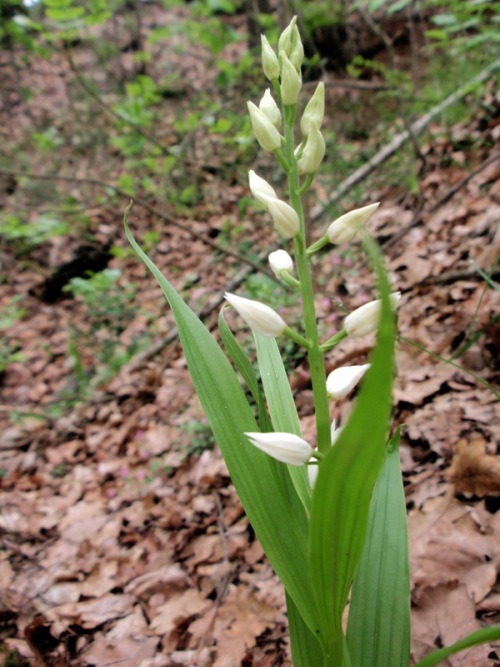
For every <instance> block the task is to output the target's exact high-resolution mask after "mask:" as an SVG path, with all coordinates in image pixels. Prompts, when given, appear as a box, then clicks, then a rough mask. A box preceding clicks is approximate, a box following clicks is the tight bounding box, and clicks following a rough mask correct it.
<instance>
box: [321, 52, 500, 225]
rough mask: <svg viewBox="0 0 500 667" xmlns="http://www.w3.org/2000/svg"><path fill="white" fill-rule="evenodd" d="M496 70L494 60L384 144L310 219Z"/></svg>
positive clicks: (334, 201)
mask: <svg viewBox="0 0 500 667" xmlns="http://www.w3.org/2000/svg"><path fill="white" fill-rule="evenodd" d="M498 69H500V60H495V61H494V62H493V63H491V64H490V65H488V66H487V67H485V68H484V69H482V70H481V72H479V74H478V75H477V76H475V77H473V78H472V79H471V80H470V81H467V83H465V84H464V85H463V86H460V88H458V89H457V90H456V91H455V92H454V93H452V94H451V95H449V96H448V97H447V98H446V99H444V100H443V101H441V102H440V103H439V104H436V105H435V106H434V107H433V108H432V109H431V110H430V111H428V112H427V113H426V114H424V115H423V116H421V117H420V118H419V119H418V120H416V121H415V122H414V123H412V124H411V125H410V128H409V129H408V130H405V131H404V132H401V133H400V134H398V135H396V136H395V137H394V138H393V139H392V140H391V141H390V142H389V143H388V144H386V145H385V146H384V147H383V148H381V149H380V150H379V151H378V152H377V153H376V154H375V155H373V156H372V157H371V158H370V159H369V160H368V162H367V163H366V164H364V165H363V166H362V167H360V168H359V169H356V171H355V172H354V173H353V174H351V175H350V176H349V177H348V178H346V179H345V180H344V181H342V183H340V185H339V186H338V187H337V189H336V190H335V191H334V192H333V194H332V195H331V197H330V198H329V199H328V201H327V202H324V203H323V204H320V205H319V206H318V207H316V210H315V211H314V212H312V214H311V219H312V220H317V219H318V218H320V217H321V216H322V215H323V211H324V210H325V208H328V207H329V206H331V205H332V204H335V203H336V202H338V201H339V200H340V199H342V197H344V196H345V195H346V194H347V193H348V192H349V191H350V190H351V189H352V188H353V187H354V186H355V185H358V183H360V182H361V181H363V180H364V179H365V178H366V177H367V176H369V175H370V174H371V173H372V172H373V171H375V170H376V169H377V168H378V167H380V165H381V164H383V163H384V162H385V161H386V160H387V159H388V158H390V157H391V156H392V155H394V153H396V151H398V150H399V149H400V148H401V146H403V145H404V144H405V143H406V142H407V141H408V139H410V138H411V137H412V136H416V135H418V134H420V132H422V131H423V130H424V129H425V128H426V127H427V125H428V124H429V123H430V122H431V120H433V119H434V118H435V117H436V116H438V115H439V114H440V113H442V112H443V111H444V110H445V109H447V108H448V107H449V106H451V105H452V104H455V102H457V101H458V100H459V99H461V98H462V97H464V96H465V95H467V94H468V93H470V92H471V91H472V90H474V88H475V87H476V86H478V85H479V84H480V83H483V82H484V81H486V80H487V79H488V78H489V76H490V75H491V74H493V72H494V71H495V70H498Z"/></svg>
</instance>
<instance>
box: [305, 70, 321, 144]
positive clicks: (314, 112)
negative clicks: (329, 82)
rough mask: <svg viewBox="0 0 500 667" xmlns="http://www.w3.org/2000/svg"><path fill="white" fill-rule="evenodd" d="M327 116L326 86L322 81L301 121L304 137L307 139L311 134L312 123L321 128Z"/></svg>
mask: <svg viewBox="0 0 500 667" xmlns="http://www.w3.org/2000/svg"><path fill="white" fill-rule="evenodd" d="M324 115H325V84H324V83H323V82H322V81H321V83H318V85H317V87H316V90H315V91H314V95H313V96H312V97H311V99H310V100H309V102H308V103H307V105H306V108H305V109H304V113H303V114H302V118H301V119H300V131H301V132H302V136H304V137H306V136H307V135H308V134H309V129H310V127H311V123H314V124H315V125H316V127H318V128H320V127H321V123H322V122H323V117H324Z"/></svg>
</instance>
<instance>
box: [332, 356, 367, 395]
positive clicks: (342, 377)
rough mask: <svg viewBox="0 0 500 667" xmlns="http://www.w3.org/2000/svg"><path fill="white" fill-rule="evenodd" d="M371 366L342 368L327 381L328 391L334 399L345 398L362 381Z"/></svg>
mask: <svg viewBox="0 0 500 667" xmlns="http://www.w3.org/2000/svg"><path fill="white" fill-rule="evenodd" d="M369 368H370V364H363V365H362V366H342V367H340V368H336V369H335V370H334V371H332V372H331V373H330V375H329V376H328V378H327V380H326V390H327V392H328V395H329V396H331V397H332V398H336V399H341V398H345V397H346V396H347V394H349V393H350V392H351V391H352V390H353V389H354V387H355V386H356V385H357V384H358V382H359V381H360V380H361V378H362V377H363V375H364V374H365V373H366V371H367V370H368V369H369Z"/></svg>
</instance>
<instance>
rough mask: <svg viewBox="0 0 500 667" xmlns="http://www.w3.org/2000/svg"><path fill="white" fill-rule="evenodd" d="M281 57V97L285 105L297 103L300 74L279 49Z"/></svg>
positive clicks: (300, 80) (300, 82)
mask: <svg viewBox="0 0 500 667" xmlns="http://www.w3.org/2000/svg"><path fill="white" fill-rule="evenodd" d="M280 59H281V99H282V101H283V104H284V105H285V106H289V105H291V104H297V99H298V97H299V93H300V89H301V87H302V76H301V74H300V73H299V72H297V70H296V69H295V67H294V66H293V65H292V63H291V62H290V60H289V58H288V56H287V55H286V53H285V52H284V51H280Z"/></svg>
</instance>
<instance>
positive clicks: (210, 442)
mask: <svg viewBox="0 0 500 667" xmlns="http://www.w3.org/2000/svg"><path fill="white" fill-rule="evenodd" d="M184 431H185V432H186V435H187V436H188V437H189V444H188V445H187V454H188V456H191V455H192V454H201V453H202V452H204V451H205V450H206V449H213V448H214V447H215V440H214V436H213V433H212V430H211V428H210V426H209V425H208V424H207V423H206V422H205V423H203V422H197V421H193V422H188V423H187V424H186V425H185V426H184Z"/></svg>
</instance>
